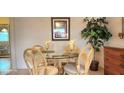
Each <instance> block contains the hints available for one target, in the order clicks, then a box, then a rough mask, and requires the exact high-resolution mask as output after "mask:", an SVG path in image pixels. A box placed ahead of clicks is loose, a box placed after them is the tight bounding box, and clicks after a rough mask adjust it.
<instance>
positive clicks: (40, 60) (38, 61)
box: [32, 47, 58, 75]
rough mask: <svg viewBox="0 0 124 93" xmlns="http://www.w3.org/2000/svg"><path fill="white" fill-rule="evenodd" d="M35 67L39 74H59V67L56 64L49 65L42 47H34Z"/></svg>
mask: <svg viewBox="0 0 124 93" xmlns="http://www.w3.org/2000/svg"><path fill="white" fill-rule="evenodd" d="M32 50H33V54H34V67H35V70H36V74H38V75H44V74H45V75H57V74H58V69H57V68H56V67H54V66H48V65H47V61H46V58H45V56H44V55H43V53H42V51H41V49H40V48H37V47H33V49H32Z"/></svg>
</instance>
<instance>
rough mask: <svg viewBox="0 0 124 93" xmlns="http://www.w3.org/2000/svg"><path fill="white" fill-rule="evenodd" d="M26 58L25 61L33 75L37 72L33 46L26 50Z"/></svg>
mask: <svg viewBox="0 0 124 93" xmlns="http://www.w3.org/2000/svg"><path fill="white" fill-rule="evenodd" d="M23 56H24V60H25V63H26V65H27V67H28V70H29V72H30V74H31V75H34V74H35V73H36V72H35V68H34V55H33V51H32V48H28V49H26V50H25V51H24V55H23Z"/></svg>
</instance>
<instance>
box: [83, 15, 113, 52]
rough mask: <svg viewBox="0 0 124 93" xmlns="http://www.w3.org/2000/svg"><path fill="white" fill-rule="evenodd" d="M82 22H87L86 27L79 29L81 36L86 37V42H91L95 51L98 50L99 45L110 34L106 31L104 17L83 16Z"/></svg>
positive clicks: (107, 38) (102, 43)
mask: <svg viewBox="0 0 124 93" xmlns="http://www.w3.org/2000/svg"><path fill="white" fill-rule="evenodd" d="M84 22H86V23H87V25H86V27H85V28H84V29H83V30H82V31H81V36H82V37H83V38H85V39H88V42H90V43H92V45H93V47H94V49H95V50H96V51H99V50H100V47H101V46H104V42H106V41H108V40H109V39H110V37H112V34H111V33H110V32H109V31H108V29H107V27H106V24H108V22H107V21H106V18H105V17H99V18H94V17H92V18H88V17H86V18H84Z"/></svg>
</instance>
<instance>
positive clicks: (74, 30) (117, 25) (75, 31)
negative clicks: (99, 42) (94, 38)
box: [11, 17, 124, 69]
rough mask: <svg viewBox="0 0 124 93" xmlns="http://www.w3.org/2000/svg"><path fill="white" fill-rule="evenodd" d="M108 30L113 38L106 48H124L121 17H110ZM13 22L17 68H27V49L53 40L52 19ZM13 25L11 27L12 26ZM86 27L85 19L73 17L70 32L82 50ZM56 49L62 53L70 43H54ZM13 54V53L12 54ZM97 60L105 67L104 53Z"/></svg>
mask: <svg viewBox="0 0 124 93" xmlns="http://www.w3.org/2000/svg"><path fill="white" fill-rule="evenodd" d="M107 19H108V21H109V24H108V29H109V31H110V32H111V33H112V34H113V37H112V38H111V39H110V41H109V42H107V43H106V46H112V47H121V48H124V39H120V38H119V37H118V33H119V32H121V31H122V18H121V17H109V18H107ZM11 21H13V22H12V23H13V24H12V25H13V31H12V34H13V35H12V37H14V38H12V39H14V41H13V42H14V43H13V44H14V46H13V47H14V49H13V51H14V50H15V61H16V63H17V68H19V69H23V68H26V65H25V62H24V59H23V52H24V50H25V49H26V48H30V47H32V46H33V45H36V44H40V45H43V43H44V42H45V41H46V40H51V18H50V17H39V18H38V17H37V18H35V17H33V18H30V17H27V18H26V17H25V18H24V17H23V18H20V17H19V18H12V20H11ZM12 25H11V26H12ZM84 27H85V24H84V23H83V18H81V17H72V18H71V22H70V32H71V35H70V36H71V39H75V40H76V43H77V45H78V47H80V48H82V47H83V46H84V45H85V43H86V41H85V40H83V39H81V36H80V32H81V30H82V29H83V28H84ZM54 42H55V43H54V49H56V52H57V51H60V53H62V51H63V48H64V46H66V44H67V43H68V41H54ZM12 54H13V53H12ZM97 59H98V60H99V62H100V65H101V66H102V67H104V51H103V49H101V52H99V53H97Z"/></svg>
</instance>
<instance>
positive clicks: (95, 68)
mask: <svg viewBox="0 0 124 93" xmlns="http://www.w3.org/2000/svg"><path fill="white" fill-rule="evenodd" d="M98 68H99V62H98V61H96V60H93V61H92V63H91V65H90V70H92V71H98Z"/></svg>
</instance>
